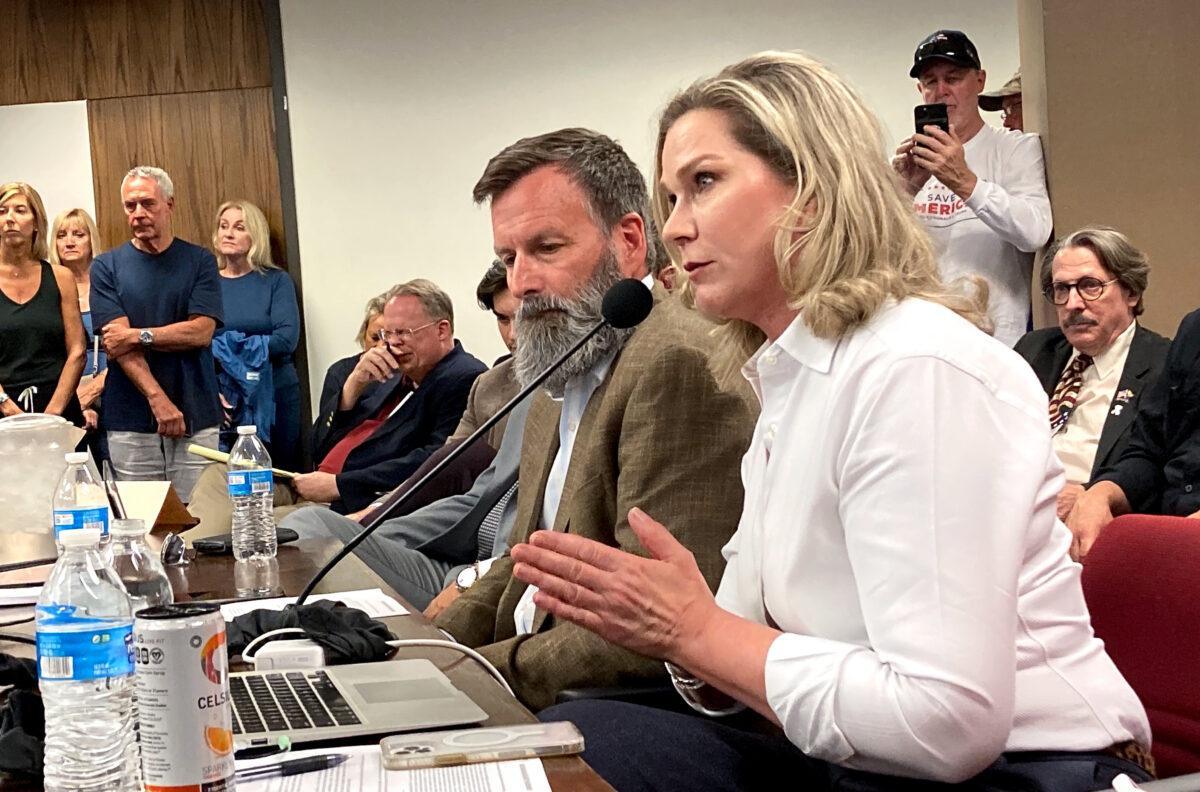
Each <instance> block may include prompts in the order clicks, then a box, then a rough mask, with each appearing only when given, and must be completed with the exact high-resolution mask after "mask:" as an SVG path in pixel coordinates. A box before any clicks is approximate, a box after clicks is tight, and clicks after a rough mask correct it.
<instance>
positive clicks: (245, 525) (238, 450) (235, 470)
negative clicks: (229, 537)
mask: <svg viewBox="0 0 1200 792" xmlns="http://www.w3.org/2000/svg"><path fill="white" fill-rule="evenodd" d="M255 432H256V429H255V427H253V426H239V427H238V428H237V433H238V439H237V442H236V443H234V444H233V448H232V449H231V450H230V452H229V477H228V484H229V498H230V500H232V501H233V557H234V559H235V560H237V561H245V560H248V559H251V558H255V559H268V558H274V557H275V552H276V549H277V547H276V543H275V542H276V540H275V516H274V514H273V512H272V507H273V502H274V497H273V494H272V493H273V491H274V487H275V484H274V478H273V476H272V474H271V457H270V455H268V454H267V449H265V448H263V444H262V443H261V442H259V439H258V435H257V434H255Z"/></svg>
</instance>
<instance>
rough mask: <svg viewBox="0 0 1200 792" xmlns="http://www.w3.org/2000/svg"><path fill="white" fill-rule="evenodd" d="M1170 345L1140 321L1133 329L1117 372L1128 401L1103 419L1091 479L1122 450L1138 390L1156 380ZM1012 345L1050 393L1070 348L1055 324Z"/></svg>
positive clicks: (1137, 397) (1056, 385)
mask: <svg viewBox="0 0 1200 792" xmlns="http://www.w3.org/2000/svg"><path fill="white" fill-rule="evenodd" d="M1170 345H1171V341H1170V340H1169V339H1166V338H1163V337H1162V336H1160V335H1159V334H1158V333H1155V332H1154V331H1153V330H1147V329H1146V328H1144V327H1142V326H1141V325H1140V324H1139V325H1138V326H1137V328H1136V329H1135V330H1134V331H1133V339H1132V340H1131V341H1130V342H1129V354H1128V355H1127V356H1126V358H1125V368H1124V369H1123V370H1122V371H1121V380H1120V382H1119V383H1118V384H1117V391H1116V392H1117V393H1122V392H1123V391H1132V392H1133V396H1132V397H1131V398H1129V399H1128V400H1124V399H1122V402H1123V405H1124V406H1122V408H1121V409H1120V410H1119V411H1118V413H1117V414H1116V415H1114V414H1113V412H1112V411H1111V410H1110V411H1109V413H1108V418H1106V419H1105V420H1104V430H1103V431H1101V432H1100V444H1099V446H1097V448H1096V459H1095V461H1094V462H1093V463H1092V474H1091V478H1095V477H1096V474H1097V473H1099V472H1100V469H1101V468H1103V467H1105V466H1106V465H1111V464H1112V463H1113V462H1114V461H1116V460H1117V459H1118V458H1119V457H1120V456H1121V452H1122V451H1124V450H1125V446H1126V445H1127V444H1128V443H1129V434H1130V428H1131V427H1132V426H1133V417H1134V416H1135V415H1137V411H1138V404H1139V403H1140V401H1141V398H1142V393H1144V392H1145V391H1146V390H1147V389H1149V387H1150V386H1151V385H1152V384H1154V381H1155V380H1156V379H1158V375H1159V372H1160V371H1162V366H1163V362H1164V361H1165V360H1166V358H1167V348H1168V347H1169V346H1170ZM1013 348H1014V349H1015V350H1016V351H1017V353H1018V354H1020V355H1021V357H1023V358H1025V360H1026V362H1028V363H1029V365H1030V366H1032V367H1033V371H1034V373H1035V374H1037V378H1038V379H1039V380H1040V381H1041V383H1042V387H1043V388H1044V389H1045V391H1046V395H1047V396H1053V395H1054V389H1055V388H1056V387H1058V380H1059V377H1061V376H1062V373H1063V369H1065V368H1066V367H1067V361H1068V360H1069V359H1070V358H1071V353H1072V351H1073V347H1072V346H1071V344H1070V342H1069V341H1067V337H1066V336H1065V335H1063V332H1062V330H1060V329H1058V328H1057V327H1048V328H1046V329H1044V330H1034V331H1033V332H1032V333H1026V334H1025V335H1024V336H1022V337H1021V340H1019V341H1017V345H1016V346H1015V347H1013ZM1117 404H1118V402H1115V401H1114V402H1113V405H1114V406H1116V405H1117Z"/></svg>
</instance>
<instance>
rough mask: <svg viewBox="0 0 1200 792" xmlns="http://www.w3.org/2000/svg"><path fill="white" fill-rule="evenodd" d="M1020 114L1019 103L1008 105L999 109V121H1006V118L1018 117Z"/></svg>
mask: <svg viewBox="0 0 1200 792" xmlns="http://www.w3.org/2000/svg"><path fill="white" fill-rule="evenodd" d="M1020 114H1021V103H1020V102H1017V103H1016V104H1012V105H1009V106H1008V107H1001V108H1000V120H1001V121H1004V120H1007V119H1008V118H1011V117H1012V116H1015V115H1020Z"/></svg>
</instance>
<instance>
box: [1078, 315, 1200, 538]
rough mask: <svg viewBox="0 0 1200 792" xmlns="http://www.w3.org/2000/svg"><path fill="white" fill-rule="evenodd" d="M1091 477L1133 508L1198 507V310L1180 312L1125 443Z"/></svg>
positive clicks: (1174, 511) (1175, 511)
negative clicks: (1118, 490) (1115, 487)
mask: <svg viewBox="0 0 1200 792" xmlns="http://www.w3.org/2000/svg"><path fill="white" fill-rule="evenodd" d="M1096 481H1112V482H1115V483H1116V484H1118V485H1119V486H1120V487H1121V489H1122V490H1124V492H1125V497H1126V498H1127V499H1128V500H1129V505H1130V506H1132V507H1133V510H1134V511H1135V512H1142V513H1145V514H1170V515H1176V516H1180V517H1186V516H1187V515H1189V514H1193V513H1194V512H1196V511H1200V311H1192V312H1191V313H1190V314H1188V315H1187V316H1185V317H1184V318H1183V321H1182V322H1181V323H1180V324H1179V330H1178V331H1177V332H1176V334H1175V340H1174V341H1173V342H1172V343H1171V348H1170V350H1169V351H1168V352H1167V362H1166V364H1165V365H1164V366H1163V371H1162V375H1161V376H1160V377H1159V378H1158V381H1157V382H1155V383H1154V385H1153V386H1151V388H1150V390H1148V391H1147V392H1146V395H1145V397H1144V398H1143V399H1142V405H1141V409H1140V410H1138V416H1137V420H1135V421H1134V424H1133V433H1132V437H1131V438H1130V440H1129V446H1128V447H1127V448H1126V449H1125V451H1124V453H1122V454H1121V457H1120V459H1118V460H1117V461H1116V462H1114V463H1113V465H1112V467H1108V468H1105V469H1104V470H1102V471H1100V474H1099V475H1098V476H1097V477H1096Z"/></svg>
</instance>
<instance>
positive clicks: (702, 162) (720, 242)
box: [660, 110, 796, 338]
mask: <svg viewBox="0 0 1200 792" xmlns="http://www.w3.org/2000/svg"><path fill="white" fill-rule="evenodd" d="M661 162H662V177H661V179H662V181H661V183H660V189H662V190H663V192H664V194H665V195H666V197H667V204H668V206H669V207H670V216H669V217H668V218H667V221H666V223H665V224H664V225H663V230H662V233H663V239H664V240H665V241H666V243H667V244H669V245H672V246H673V247H675V248H676V250H677V251H678V253H679V258H680V262H681V264H682V267H683V269H684V271H685V272H687V274H688V278H689V279H690V280H691V283H692V287H693V289H694V290H695V295H696V304H697V306H698V307H699V308H700V310H702V311H704V312H705V313H707V314H710V315H713V316H718V317H721V318H723V319H740V320H743V321H746V322H749V323H751V324H753V325H755V326H757V327H758V328H759V329H761V330H762V331H763V332H764V333H766V334H767V336H768V337H769V338H776V337H778V335H779V334H780V333H782V332H783V330H784V329H786V327H787V326H788V324H790V323H791V320H792V319H793V318H794V317H795V315H796V312H795V310H794V309H790V308H789V307H788V304H787V303H788V300H787V295H786V293H785V292H784V290H783V287H782V285H781V284H780V283H779V273H778V269H777V267H776V263H775V236H776V232H777V231H778V229H779V221H780V219H781V218H782V217H783V215H784V212H785V211H786V210H787V207H788V205H789V204H790V203H791V202H792V200H793V199H794V198H795V196H796V185H794V184H792V183H790V182H788V181H787V180H785V179H783V178H782V177H781V176H779V175H778V174H777V173H776V172H775V171H774V170H773V169H772V168H771V167H770V166H769V165H768V164H767V163H766V162H764V161H763V160H762V159H760V158H759V157H758V156H757V155H756V154H753V153H751V152H750V151H747V150H746V149H745V148H743V147H742V146H741V145H740V144H739V143H738V142H737V141H736V140H735V139H734V138H733V135H732V134H731V132H730V128H729V122H728V120H727V118H726V116H725V114H724V113H722V112H720V111H717V110H692V111H690V112H687V113H685V114H684V115H682V116H680V118H679V119H678V120H677V121H676V122H675V123H674V124H672V125H671V128H670V129H669V130H668V131H667V135H666V138H665V139H664V142H663V150H662V156H661Z"/></svg>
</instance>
